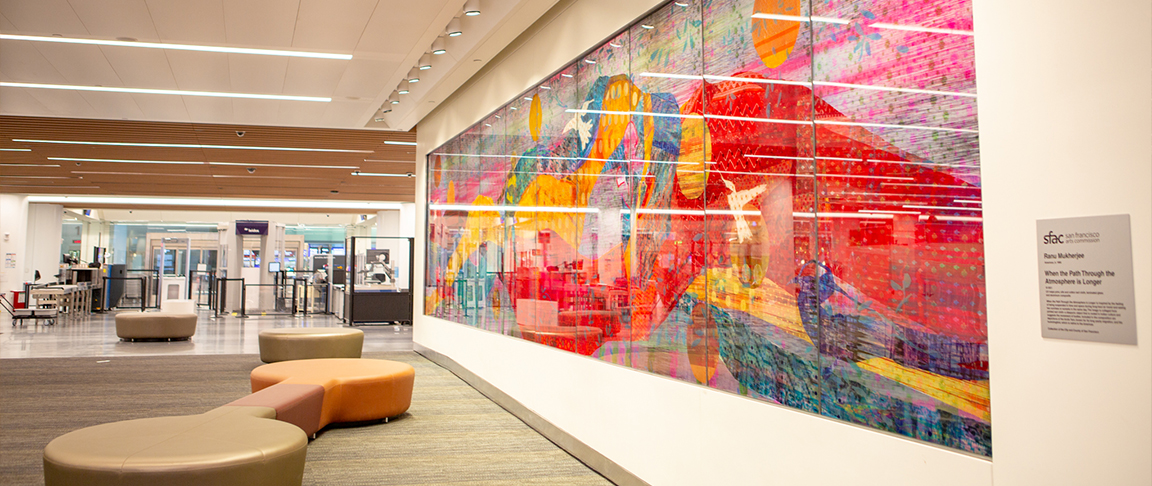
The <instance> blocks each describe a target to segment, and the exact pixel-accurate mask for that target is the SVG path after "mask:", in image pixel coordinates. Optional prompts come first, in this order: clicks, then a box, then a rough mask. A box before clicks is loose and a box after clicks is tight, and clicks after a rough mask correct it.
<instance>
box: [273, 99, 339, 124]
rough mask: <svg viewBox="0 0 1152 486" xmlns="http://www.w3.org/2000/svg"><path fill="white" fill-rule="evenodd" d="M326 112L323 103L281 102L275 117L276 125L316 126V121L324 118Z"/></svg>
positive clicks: (326, 109) (326, 107) (325, 106)
mask: <svg viewBox="0 0 1152 486" xmlns="http://www.w3.org/2000/svg"><path fill="white" fill-rule="evenodd" d="M325 111H328V106H327V105H326V104H325V103H311V102H307V101H281V102H280V111H279V112H278V113H277V115H276V119H277V120H278V123H280V124H283V125H292V126H309V125H311V126H316V125H318V123H316V122H317V120H320V119H321V118H323V117H324V112H325Z"/></svg>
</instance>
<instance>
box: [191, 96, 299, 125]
mask: <svg viewBox="0 0 1152 486" xmlns="http://www.w3.org/2000/svg"><path fill="white" fill-rule="evenodd" d="M181 98H183V99H184V108H185V109H187V110H188V119H189V120H192V121H193V122H204V123H207V122H210V121H212V120H231V119H233V116H232V100H230V99H228V98H206V97H201V96H181ZM265 103H276V102H275V101H271V100H266V101H265Z"/></svg>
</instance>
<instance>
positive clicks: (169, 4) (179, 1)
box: [147, 0, 228, 45]
mask: <svg viewBox="0 0 1152 486" xmlns="http://www.w3.org/2000/svg"><path fill="white" fill-rule="evenodd" d="M147 2H148V11H149V12H150V13H151V14H152V22H153V24H154V25H155V26H156V33H158V34H159V35H160V39H161V40H163V41H164V42H178V43H184V44H208V45H225V44H226V43H227V42H228V38H227V35H226V32H225V29H224V6H223V2H221V0H197V1H195V2H189V1H187V0H147Z"/></svg>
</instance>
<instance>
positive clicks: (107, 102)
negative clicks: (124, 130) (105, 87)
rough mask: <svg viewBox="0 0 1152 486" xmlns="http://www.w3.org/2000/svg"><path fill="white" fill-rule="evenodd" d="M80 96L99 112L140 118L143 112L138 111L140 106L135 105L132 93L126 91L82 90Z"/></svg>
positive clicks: (119, 116)
mask: <svg viewBox="0 0 1152 486" xmlns="http://www.w3.org/2000/svg"><path fill="white" fill-rule="evenodd" d="M80 96H82V97H84V100H85V101H87V102H88V105H89V106H91V107H92V108H93V109H94V110H96V111H97V112H100V113H107V114H109V115H111V116H115V117H116V118H125V119H131V118H140V117H141V116H143V115H144V112H142V111H140V107H139V106H136V100H134V99H132V95H130V94H128V93H100V92H94V91H89V92H82V93H81V94H80Z"/></svg>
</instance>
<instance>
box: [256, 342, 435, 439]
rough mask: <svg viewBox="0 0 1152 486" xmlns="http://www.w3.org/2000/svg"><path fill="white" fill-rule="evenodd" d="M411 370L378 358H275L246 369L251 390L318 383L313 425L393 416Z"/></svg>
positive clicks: (400, 408)
mask: <svg viewBox="0 0 1152 486" xmlns="http://www.w3.org/2000/svg"><path fill="white" fill-rule="evenodd" d="M415 379H416V370H415V369H414V368H412V366H411V365H409V364H407V363H400V362H396V361H387V360H382V359H309V360H296V361H281V362H279V363H272V364H266V365H264V366H260V367H257V368H256V369H254V370H252V392H253V393H256V392H259V391H261V390H264V389H266V388H268V387H271V386H273V385H277V384H296V385H320V386H322V387H324V405H323V408H322V409H321V410H320V422H319V427H318V428H321V429H322V428H324V426H325V425H328V424H331V423H338V422H363V421H367V420H380V419H387V418H389V417H395V416H397V415H400V414H402V413H404V412H406V411H407V410H408V407H409V406H411V405H412V385H413V384H414V382H415Z"/></svg>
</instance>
